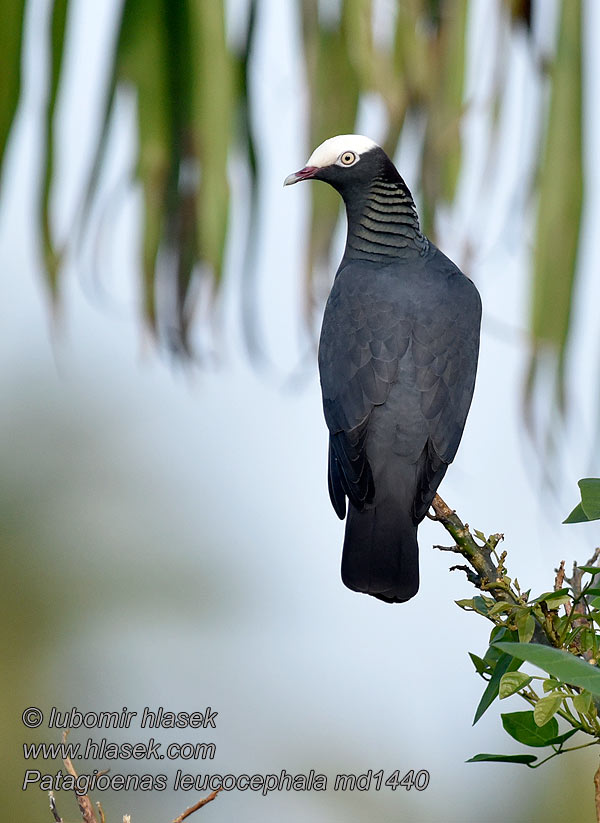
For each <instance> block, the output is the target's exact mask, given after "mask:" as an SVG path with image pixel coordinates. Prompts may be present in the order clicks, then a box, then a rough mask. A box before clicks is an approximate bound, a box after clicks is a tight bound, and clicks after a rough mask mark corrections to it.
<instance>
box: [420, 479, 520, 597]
mask: <svg viewBox="0 0 600 823" xmlns="http://www.w3.org/2000/svg"><path fill="white" fill-rule="evenodd" d="M431 505H432V507H433V510H434V512H435V518H434V519H435V520H438V521H439V522H440V523H441V524H442V526H443V527H444V528H445V529H446V531H447V532H449V534H450V535H451V536H452V538H453V539H454V540H455V542H456V545H455V546H454V547H453V548H452V549H451V551H455V552H457V553H458V554H462V556H463V557H464V558H465V559H466V560H468V561H469V563H470V564H471V566H472V567H473V568H474V569H475V572H476V573H477V574H476V575H473V573H472V572H469V574H467V577H468V578H469V580H470V581H471V583H473V584H474V585H475V586H477V588H478V589H482V590H485V591H487V592H489V593H490V594H491V595H492V596H493V597H494V599H495V600H504V601H505V602H507V603H514V602H515V598H514V596H513V594H512V593H511V592H510V590H509V589H508V587H507V585H506V583H505V582H504V580H503V578H504V570H503V569H502V568H501V566H500V565H498V566H496V564H495V563H494V561H493V560H492V551H493V550H494V549H495V548H496V546H497V544H498V543H499V542H500V540H502V538H503V535H501V534H495V535H491V536H490V537H489V538H488V540H487V542H486V543H485V544H484V545H483V546H480V545H479V543H478V542H477V541H476V540H475V538H474V537H473V535H472V534H471V531H470V529H469V526H468V525H465V524H464V523H463V522H462V520H461V519H460V517H459V516H458V515H457V514H456V512H455V511H454V510H453V509H451V508H450V507H449V506H448V505H447V504H446V503H444V501H443V500H442V498H441V497H440V496H439V494H436V496H435V497H434V498H433V503H432V504H431ZM438 548H440V547H438ZM454 568H459V569H463V570H464V569H465V567H464V566H454ZM495 584H498V585H495Z"/></svg>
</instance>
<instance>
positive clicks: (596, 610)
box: [434, 478, 600, 768]
mask: <svg viewBox="0 0 600 823" xmlns="http://www.w3.org/2000/svg"><path fill="white" fill-rule="evenodd" d="M579 488H580V490H581V502H580V503H579V504H578V506H577V507H576V508H575V509H574V510H573V512H572V513H571V514H570V515H569V517H568V518H567V519H566V520H565V522H566V523H576V522H583V521H589V520H598V519H600V479H596V478H586V479H584V480H581V481H580V482H579ZM442 502H443V501H442ZM444 507H445V504H443V506H442V505H440V504H439V503H438V504H436V503H434V509H435V511H436V514H437V515H438V519H439V520H441V522H442V524H443V525H444V526H445V527H446V529H447V530H448V531H449V532H450V533H451V534H452V535H453V536H454V537H455V539H456V540H457V545H456V546H454V547H453V548H452V551H457V552H460V553H462V554H463V555H464V556H465V557H466V558H467V559H468V560H469V562H470V563H471V565H472V566H473V568H475V569H477V570H478V572H479V574H478V575H473V574H472V573H471V572H470V570H467V576H468V577H469V579H470V580H471V581H472V582H474V583H475V585H477V586H478V588H479V589H480V590H481V594H478V595H476V596H475V597H472V598H469V599H465V600H458V601H457V605H458V606H459V607H460V608H462V609H464V610H465V611H470V612H474V613H477V614H480V615H481V616H483V617H485V618H487V619H488V620H489V621H490V622H491V623H493V624H494V625H493V628H492V630H491V633H490V638H489V645H488V649H487V651H486V652H485V654H484V655H483V657H479V656H478V655H476V654H473V653H470V655H469V656H470V658H471V661H472V662H473V665H474V667H475V670H476V672H477V674H479V676H480V677H482V678H483V679H484V680H485V681H486V686H485V689H484V692H483V695H482V697H481V700H480V701H479V705H478V706H477V709H476V711H475V717H474V720H473V722H474V723H477V721H478V720H479V719H480V718H481V717H482V716H483V714H484V713H485V712H486V711H487V709H488V708H489V707H490V706H491V705H492V703H493V702H494V701H495V700H496V699H499V700H505V699H506V698H508V697H512V696H513V695H518V696H519V697H521V698H522V699H523V700H524V701H525V702H526V703H528V704H529V707H530V708H529V709H528V710H527V711H516V712H509V713H503V714H502V715H501V717H502V725H503V727H504V729H505V731H506V732H507V733H508V734H509V735H510V736H511V737H512V738H513V739H514V740H516V741H518V742H519V743H522V744H524V745H526V746H530V747H533V748H537V749H545V750H546V752H545V753H544V754H545V756H543V757H542V759H539V758H538V756H537V755H534V754H514V755H504V754H488V753H482V754H478V755H475V756H474V757H472V758H471V759H470V760H469V761H468V762H481V761H493V762H504V763H521V764H524V765H526V766H528V767H530V768H537V767H538V766H540V765H542V763H545V762H547V761H548V760H550V759H552V758H553V757H556V756H558V755H559V754H563V753H564V752H568V751H574V750H575V749H580V748H584V747H586V746H594V745H598V744H599V743H600V719H599V717H598V710H599V709H600V668H599V667H598V661H599V659H600V567H599V566H598V558H599V556H600V549H598V550H596V552H595V553H594V555H593V557H592V558H591V559H590V561H588V563H587V564H585V565H575V566H574V567H573V573H572V576H571V577H570V578H567V577H565V570H564V561H563V562H562V563H561V565H560V568H559V569H557V574H556V580H555V585H554V589H553V590H552V591H546V592H543V593H542V594H540V595H538V596H536V597H532V596H531V591H523V590H522V589H521V586H520V585H519V582H518V580H516V579H514V580H513V579H511V578H510V577H509V576H508V574H507V569H506V566H505V561H506V552H503V553H502V554H501V555H499V556H498V554H497V552H496V546H497V543H498V535H492V536H491V537H487V538H486V537H485V535H484V534H482V533H481V532H479V531H477V530H473V532H471V530H470V529H469V527H468V526H463V524H462V523H460V520H459V519H458V518H457V516H456V513H455V512H451V513H450V514H449V510H448V509H447V507H445V508H444ZM475 538H477V540H478V541H480V543H477V542H476V540H475ZM458 568H463V567H458ZM482 569H484V571H485V574H484V575H482V573H481V570H482ZM524 663H530V664H532V665H533V666H534V667H536V668H537V669H541V670H542V672H543V674H541V675H540V674H537V673H534V674H530V673H528V672H524V671H521V667H522V666H523V664H524ZM559 720H560V721H561V726H564V727H565V728H561V727H559ZM578 732H579V733H581V734H582V735H586V736H587V738H588V740H587V742H582V743H579V744H578V745H574V746H573V745H569V746H566V745H565V744H566V743H567V742H568V741H570V740H571V738H572V737H573V736H574V735H576V734H577V733H578ZM574 742H578V741H574Z"/></svg>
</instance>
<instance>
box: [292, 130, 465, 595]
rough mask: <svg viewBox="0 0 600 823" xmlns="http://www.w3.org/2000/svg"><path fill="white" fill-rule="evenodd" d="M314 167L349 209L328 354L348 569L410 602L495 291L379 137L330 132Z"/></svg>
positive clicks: (322, 346) (325, 344) (327, 398)
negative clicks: (481, 281) (439, 228)
mask: <svg viewBox="0 0 600 823" xmlns="http://www.w3.org/2000/svg"><path fill="white" fill-rule="evenodd" d="M301 180H323V181H325V182H326V183H329V185H331V186H333V188H334V189H336V190H337V191H338V192H339V194H340V195H341V196H342V198H343V201H344V203H345V206H346V216H347V222H348V231H347V238H346V247H345V250H344V256H343V257H342V260H341V262H340V265H339V268H338V270H337V273H336V275H335V279H334V281H333V285H332V288H331V292H330V294H329V297H328V300H327V303H326V306H325V312H324V316H323V325H322V329H321V336H320V341H319V355H318V361H319V373H320V378H321V389H322V395H323V410H324V414H325V421H326V423H327V427H328V429H329V465H328V483H329V495H330V498H331V502H332V505H333V508H334V509H335V511H336V513H337V515H338V516H339V517H340V519H344V517H346V514H347V518H346V529H345V536H344V547H343V553H342V580H343V582H344V584H345V585H346V586H348V588H350V589H353V590H354V591H357V592H364V593H366V594H369V595H372V596H373V597H376V598H378V599H379V600H382V601H384V602H386V603H402V602H405V601H407V600H409V599H410V598H411V597H414V595H415V594H416V593H417V591H418V588H419V548H418V544H417V527H418V525H419V523H420V522H421V521H422V520H423V518H424V517H425V515H426V514H427V511H428V509H429V507H430V506H431V503H432V501H433V498H434V496H435V494H436V491H437V488H438V486H439V484H440V482H441V481H442V478H443V477H444V475H445V473H446V469H447V468H448V464H449V463H451V462H452V460H453V459H454V456H455V454H456V451H457V449H458V445H459V442H460V439H461V437H462V433H463V429H464V426H465V421H466V418H467V414H468V411H469V407H470V405H471V399H472V396H473V390H474V386H475V374H476V371H477V359H478V354H479V334H480V323H481V299H480V297H479V292H478V291H477V288H476V287H475V285H474V284H473V283H472V282H471V280H469V278H468V277H466V276H465V275H464V274H463V273H462V272H461V271H460V269H459V268H458V267H457V266H456V265H455V264H454V263H453V262H452V261H451V260H450V259H449V258H448V257H446V255H445V254H443V253H442V252H441V251H440V250H439V249H438V248H437V247H436V246H435V245H434V244H433V243H432V242H431V241H430V240H428V239H427V237H425V236H424V235H423V234H422V232H421V229H420V226H419V219H418V216H417V210H416V207H415V204H414V201H413V198H412V196H411V193H410V191H409V189H408V187H407V185H406V183H405V182H404V180H403V179H402V177H401V176H400V174H399V173H398V171H397V170H396V167H395V166H394V164H393V163H392V161H391V160H390V159H389V157H388V156H387V154H386V153H385V152H384V150H383V149H382V148H381V147H380V146H379V145H377V143H375V142H373V140H371V139H369V138H368V137H363V136H362V135H357V134H343V135H338V136H337V137H332V138H330V139H329V140H326V141H325V142H324V143H322V144H321V145H320V146H319V147H318V148H317V149H315V151H314V152H313V154H312V155H311V156H310V158H309V160H308V163H307V164H306V166H305V167H304V168H303V169H300V171H297V172H295V173H294V174H290V175H289V176H288V177H287V178H286V179H285V182H284V185H285V186H288V185H290V184H292V183H297V182H299V181H301ZM346 501H347V506H346Z"/></svg>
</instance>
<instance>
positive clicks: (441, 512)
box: [430, 494, 561, 648]
mask: <svg viewBox="0 0 600 823" xmlns="http://www.w3.org/2000/svg"><path fill="white" fill-rule="evenodd" d="M431 505H432V508H433V510H434V512H435V515H434V516H432V515H430V517H431V518H432V520H437V521H439V522H440V523H441V524H442V526H443V527H444V528H445V529H446V531H447V532H448V533H449V534H450V535H451V536H452V537H453V539H454V540H455V545H454V546H452V547H451V548H447V547H445V546H435V547H434V548H437V549H442V550H444V551H453V552H456V553H457V554H462V556H463V557H464V558H465V559H466V560H467V561H468V562H469V564H470V566H471V567H472V568H473V569H474V570H475V573H474V572H473V571H471V569H470V568H469V567H468V566H462V565H457V566H452V567H451V571H452V570H453V569H460V570H461V571H464V572H466V575H467V579H468V580H469V582H470V583H473V585H474V586H476V587H477V588H478V589H480V590H481V591H482V592H485V593H486V594H489V595H491V596H492V597H493V598H494V600H496V601H497V602H503V603H511V604H514V605H522V606H526V605H527V604H526V601H525V599H524V598H522V597H521V595H520V592H519V590H518V589H517V590H516V591H515V589H514V587H512V586H511V581H510V579H509V578H508V577H507V576H506V569H505V567H504V560H505V558H506V552H502V554H501V555H500V557H498V556H497V555H496V551H495V550H496V546H497V545H498V543H499V542H500V541H501V540H503V539H504V535H503V534H491V535H490V536H489V537H488V538H487V539H486V538H485V536H484V535H481V534H480V532H477V534H478V536H479V535H480V536H481V540H482V542H483V541H485V542H483V545H481V544H480V543H478V542H477V540H476V539H475V537H474V536H473V534H472V533H471V530H470V528H469V526H468V524H467V523H463V522H462V520H461V519H460V517H459V516H458V515H457V514H456V512H455V511H454V510H453V509H451V508H450V506H448V504H447V503H445V502H444V501H443V500H442V498H441V497H440V496H439V494H436V496H435V497H434V498H433V503H432V504H431ZM493 557H496V559H497V561H498V562H497V564H496V563H495V562H494V559H493ZM544 606H545V604H543V603H542V604H541V609H542V612H544ZM533 639H534V641H535V642H536V643H542V644H544V645H546V646H548V645H550V646H556V647H558V648H560V646H561V643H560V638H559V637H558V636H557V634H556V631H555V629H554V626H553V622H552V617H551V616H550V615H549V614H548V613H547V610H546V612H545V613H544V614H543V617H537V618H536V623H535V628H534V632H533Z"/></svg>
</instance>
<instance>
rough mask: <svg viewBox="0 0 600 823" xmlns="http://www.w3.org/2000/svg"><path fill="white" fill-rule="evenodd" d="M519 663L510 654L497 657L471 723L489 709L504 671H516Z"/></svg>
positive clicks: (475, 721) (506, 644) (496, 694)
mask: <svg viewBox="0 0 600 823" xmlns="http://www.w3.org/2000/svg"><path fill="white" fill-rule="evenodd" d="M503 645H505V646H508V645H511V644H509V643H504V644H503ZM520 665H521V662H520V661H519V660H517V659H516V658H515V657H512V656H511V655H510V654H503V655H501V656H500V657H499V658H498V662H497V663H496V667H495V669H494V673H493V674H492V677H491V679H490V682H489V683H488V684H487V686H486V689H485V691H484V693H483V695H482V696H481V700H480V701H479V705H478V706H477V710H476V712H475V717H474V718H473V725H475V723H477V721H478V720H479V719H480V718H481V717H482V716H483V714H484V713H485V712H486V711H487V710H488V709H489V707H490V706H491V705H492V703H493V702H494V700H495V699H496V697H497V696H498V691H499V689H500V681H501V680H502V675H504V674H506V672H513V671H516V670H517V669H518V668H519V666H520Z"/></svg>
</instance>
